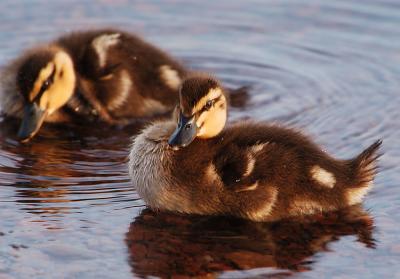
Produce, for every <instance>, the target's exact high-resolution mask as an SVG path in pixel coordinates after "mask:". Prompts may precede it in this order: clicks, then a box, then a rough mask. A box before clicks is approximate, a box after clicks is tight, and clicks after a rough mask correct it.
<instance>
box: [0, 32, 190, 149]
mask: <svg viewBox="0 0 400 279" xmlns="http://www.w3.org/2000/svg"><path fill="white" fill-rule="evenodd" d="M187 72H188V70H187V69H185V68H184V67H183V66H182V65H181V64H180V63H179V62H177V61H175V60H174V59H173V58H171V57H170V56H168V55H167V54H166V53H164V52H163V51H161V50H160V49H158V48H156V47H155V46H152V45H150V44H149V43H147V42H145V41H143V40H142V39H140V38H138V37H136V36H135V35H133V34H128V33H126V32H123V31H120V30H113V29H103V30H93V31H85V32H74V33H70V34H68V35H65V36H62V37H60V38H59V39H57V40H55V41H53V42H51V43H50V44H49V45H46V46H42V47H38V48H34V49H32V50H29V51H27V52H26V53H25V54H24V55H23V56H22V57H20V58H18V59H16V60H15V61H12V62H11V64H10V65H9V66H8V67H6V69H5V70H4V72H3V73H2V75H1V76H0V78H1V79H2V82H1V83H2V85H3V90H2V92H1V93H0V104H1V105H0V106H1V110H2V112H3V114H5V115H6V116H13V117H17V118H21V119H22V122H21V125H20V128H19V132H18V136H19V138H20V139H21V140H22V141H28V140H29V139H30V138H32V137H33V136H34V135H35V134H36V133H37V132H38V131H39V129H40V127H41V125H42V123H43V122H71V121H75V122H82V121H86V122H94V121H101V122H104V123H107V124H111V125H115V124H121V125H124V124H128V123H129V122H131V120H132V119H137V118H145V117H152V116H155V115H161V114H165V113H167V112H169V111H171V110H172V109H173V108H174V106H175V105H176V103H177V102H178V88H179V86H180V84H181V80H182V77H183V76H184V75H185V74H186V73H187Z"/></svg>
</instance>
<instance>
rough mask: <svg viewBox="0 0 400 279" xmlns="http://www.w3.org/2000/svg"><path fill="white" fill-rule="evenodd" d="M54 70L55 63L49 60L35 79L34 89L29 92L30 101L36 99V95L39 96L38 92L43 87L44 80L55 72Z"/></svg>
mask: <svg viewBox="0 0 400 279" xmlns="http://www.w3.org/2000/svg"><path fill="white" fill-rule="evenodd" d="M53 70H54V63H53V62H49V63H48V64H47V65H46V67H44V68H43V69H42V70H40V72H39V75H38V77H37V79H36V81H35V83H34V84H33V89H32V91H31V92H30V93H29V101H31V102H32V101H33V99H35V97H36V96H37V94H39V92H40V88H41V87H42V84H43V82H45V81H46V80H47V79H48V78H49V77H50V75H51V74H52V73H53Z"/></svg>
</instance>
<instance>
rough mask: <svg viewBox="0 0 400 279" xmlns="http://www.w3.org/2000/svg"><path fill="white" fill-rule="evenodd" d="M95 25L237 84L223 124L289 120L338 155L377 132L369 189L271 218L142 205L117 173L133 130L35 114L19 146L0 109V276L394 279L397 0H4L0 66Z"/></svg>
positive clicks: (397, 258)
mask: <svg viewBox="0 0 400 279" xmlns="http://www.w3.org/2000/svg"><path fill="white" fill-rule="evenodd" d="M101 26H114V27H120V28H123V29H126V30H128V31H132V32H136V33H139V34H142V35H143V36H144V37H145V38H146V39H147V40H149V41H151V42H153V43H155V44H157V45H159V46H160V47H162V48H164V49H166V50H167V51H169V52H171V53H172V54H173V55H175V56H176V57H178V58H179V59H181V60H182V61H183V62H184V63H185V64H186V65H188V66H189V67H191V68H193V69H201V70H205V71H210V72H213V73H215V74H216V75H217V76H218V77H219V78H221V79H222V80H223V81H224V82H225V84H227V85H229V86H238V85H250V86H251V90H250V100H249V103H248V105H247V106H246V107H245V108H242V109H232V110H231V114H230V120H231V121H232V120H237V119H241V118H247V117H252V118H255V119H258V120H269V121H280V122H283V123H286V124H287V125H292V126H296V127H300V128H302V129H304V130H305V131H306V132H307V133H308V134H310V135H312V136H313V137H314V138H315V139H316V141H317V142H318V143H320V144H321V145H323V146H324V147H325V148H326V150H328V151H329V152H330V153H332V154H334V155H336V156H338V157H343V158H345V157H351V156H353V155H355V154H357V153H358V152H359V151H360V150H361V149H363V148H364V147H366V146H368V145H369V144H370V143H372V142H373V141H374V140H375V139H378V138H382V139H383V140H384V146H383V150H384V152H385V154H384V156H383V157H382V158H381V163H380V170H381V171H380V173H379V175H378V176H377V179H376V185H375V188H374V189H373V191H372V192H371V193H370V194H369V195H368V197H367V199H366V201H365V203H364V205H363V207H355V208H350V209H347V210H343V211H341V212H336V213H332V214H327V215H325V216H315V217H312V218H308V219H306V220H287V221H284V222H278V223H274V224H261V223H251V222H246V221H241V220H232V219H228V218H206V217H203V218H202V217H189V216H176V215H172V214H167V213H153V212H151V211H149V210H146V209H145V205H144V203H143V201H142V200H141V199H140V198H139V197H138V195H137V193H136V191H135V187H134V186H133V185H131V183H130V182H129V177H128V174H127V167H126V161H127V154H128V150H129V144H130V137H131V136H132V135H134V134H135V133H137V131H138V129H139V128H140V127H127V128H124V129H119V130H116V129H111V128H110V129H107V128H104V127H102V128H101V129H98V128H99V127H93V128H82V127H72V126H71V127H68V128H67V129H65V128H63V129H60V128H55V127H45V128H44V129H42V130H41V132H40V135H39V136H38V137H36V138H35V139H34V140H33V141H32V142H31V143H29V144H25V145H22V144H20V143H18V142H17V141H16V140H15V136H14V135H15V132H16V124H15V123H12V122H5V121H1V123H0V126H1V127H0V278H32V277H36V278H132V277H146V276H157V277H166V276H168V275H174V274H175V275H187V276H195V275H197V276H203V277H207V278H212V277H221V278H265V277H268V278H270V277H274V276H276V277H278V278H285V277H295V278H379V277H381V278H400V233H399V224H400V215H399V210H400V208H399V205H400V140H399V138H400V109H399V106H400V92H399V90H400V89H399V88H400V3H399V1H398V0H364V1H357V0H335V1H324V0H309V1H298V0H281V1H274V0H267V1H265V0H263V1H261V0H260V1H248V0H246V1H244V0H243V1H228V0H223V1H183V0H170V1H151V2H149V1H124V0H118V1H116V0H113V1H106V0H103V1H97V2H95V3H94V2H92V1H77V0H72V1H44V0H38V1H11V0H7V1H1V2H0V65H4V64H5V63H6V62H7V61H8V60H9V59H11V58H13V57H15V56H16V55H18V54H19V53H20V52H21V51H22V50H23V49H24V48H26V47H28V46H32V45H35V44H37V43H40V42H43V41H46V40H49V39H51V38H54V37H55V36H58V35H59V34H61V33H63V32H65V31H71V30H76V29H82V28H85V29H87V28H95V27H101Z"/></svg>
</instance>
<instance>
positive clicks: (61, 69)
mask: <svg viewBox="0 0 400 279" xmlns="http://www.w3.org/2000/svg"><path fill="white" fill-rule="evenodd" d="M54 64H55V65H56V72H55V75H54V81H53V84H52V85H51V86H50V88H49V89H48V90H47V91H46V92H45V93H44V94H43V97H45V95H46V97H47V100H46V101H47V109H48V110H49V114H51V113H52V112H54V111H55V110H57V109H59V108H60V107H62V106H63V105H65V104H66V103H67V101H68V100H69V98H71V96H72V95H73V93H74V90H75V81H76V76H75V70H74V65H73V62H72V60H71V58H70V56H69V55H68V54H67V53H65V52H63V51H60V52H58V53H57V54H56V55H55V57H54Z"/></svg>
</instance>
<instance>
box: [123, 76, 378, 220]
mask: <svg viewBox="0 0 400 279" xmlns="http://www.w3.org/2000/svg"><path fill="white" fill-rule="evenodd" d="M178 110H179V111H178V113H179V116H178V117H177V120H176V121H163V122H157V123H154V124H153V125H151V126H149V127H148V128H146V129H145V130H144V131H143V132H142V133H141V134H140V135H138V136H137V137H136V138H135V139H134V141H133V145H132V149H131V152H130V157H129V159H130V162H129V171H130V176H131V179H132V182H133V185H134V186H135V187H136V189H137V191H138V193H139V195H140V196H141V197H142V198H143V200H144V201H145V202H146V203H147V204H148V206H150V207H151V208H153V209H160V210H168V211H175V212H180V213H189V214H201V215H233V216H236V217H241V218H247V219H251V220H254V221H272V220H277V219H282V218H286V217H291V216H298V215H307V214H314V213H319V212H324V211H332V210H336V209H339V208H342V207H346V206H350V205H353V204H357V203H360V202H361V201H362V200H363V198H364V196H365V195H366V193H367V192H368V190H369V189H370V188H371V186H372V180H373V178H374V176H375V173H376V165H375V163H376V160H377V158H378V155H377V150H378V148H379V146H380V145H381V141H376V142H375V143H374V144H372V145H371V146H370V147H368V148H367V149H366V150H364V151H363V152H362V153H361V154H360V155H358V156H357V157H355V158H354V159H350V160H337V159H334V158H332V157H331V156H329V155H328V154H326V153H325V152H323V151H322V150H321V149H320V148H319V147H318V146H317V145H316V144H315V143H313V142H312V141H311V140H310V139H309V138H307V137H305V136H304V135H302V134H301V133H299V132H296V131H294V130H291V129H288V128H283V127H280V126H275V125H269V124H265V123H254V122H247V121H246V122H240V123H237V124H234V125H231V126H229V127H227V128H225V129H224V127H225V122H226V118H227V103H226V97H225V93H224V90H223V89H222V88H221V86H220V84H219V82H217V81H216V80H215V79H213V78H210V77H203V76H200V77H196V76H195V77H191V78H188V79H186V80H185V81H184V82H183V84H182V88H181V90H180V106H179V108H178Z"/></svg>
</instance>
